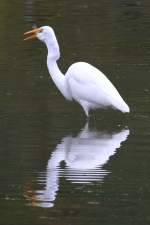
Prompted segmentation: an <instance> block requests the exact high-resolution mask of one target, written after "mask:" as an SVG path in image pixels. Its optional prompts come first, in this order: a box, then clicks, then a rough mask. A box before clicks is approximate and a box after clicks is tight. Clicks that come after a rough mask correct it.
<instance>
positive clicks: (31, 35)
mask: <svg viewBox="0 0 150 225" xmlns="http://www.w3.org/2000/svg"><path fill="white" fill-rule="evenodd" d="M42 31H43V29H42V28H36V29H33V30H31V31H28V32H25V33H24V35H25V36H28V37H26V38H24V41H26V40H30V39H35V38H36V34H37V33H40V32H42Z"/></svg>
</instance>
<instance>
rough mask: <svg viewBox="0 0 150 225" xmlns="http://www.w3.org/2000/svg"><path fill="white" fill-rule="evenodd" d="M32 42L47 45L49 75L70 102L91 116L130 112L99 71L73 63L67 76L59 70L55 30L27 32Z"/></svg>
mask: <svg viewBox="0 0 150 225" xmlns="http://www.w3.org/2000/svg"><path fill="white" fill-rule="evenodd" d="M29 34H32V36H29V37H27V38H26V39H25V40H27V39H31V38H34V37H37V38H38V39H39V40H41V41H42V42H44V43H45V44H46V46H47V49H48V56H47V66H48V70H49V73H50V75H51V77H52V79H53V81H54V83H55V85H56V86H57V88H58V89H59V90H60V92H61V93H62V94H63V95H64V97H65V98H66V99H68V100H75V101H77V102H78V103H79V104H80V105H81V106H82V108H83V109H84V111H85V114H86V115H87V116H89V110H90V109H95V108H106V107H112V108H115V109H118V110H120V111H121V112H123V113H126V112H129V111H130V109H129V107H128V105H127V104H126V103H125V101H124V100H123V98H122V97H121V95H120V94H119V92H118V91H117V89H116V88H115V87H114V85H113V84H112V83H111V82H110V81H109V80H108V78H107V77H106V76H105V75H104V74H103V73H102V72H101V71H100V70H98V69H97V68H95V67H93V66H92V65H90V64H88V63H85V62H77V63H74V64H72V65H71V66H70V67H69V69H68V71H67V72H66V74H65V75H64V74H62V73H61V71H60V70H59V68H58V65H57V60H58V59H59V57H60V51H59V45H58V42H57V39H56V36H55V33H54V31H53V29H52V28H51V27H49V26H44V27H41V28H37V29H34V30H32V31H29V32H26V33H25V35H29Z"/></svg>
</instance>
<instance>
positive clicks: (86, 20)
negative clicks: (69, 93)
mask: <svg viewBox="0 0 150 225" xmlns="http://www.w3.org/2000/svg"><path fill="white" fill-rule="evenodd" d="M0 11H1V16H0V28H1V32H0V49H1V51H0V80H1V82H0V215H1V216H0V225H20V224H22V225H27V224H30V225H34V224H36V225H42V224H43V225H50V224H51V225H55V224H65V225H66V224H67V225H71V224H78V225H80V224H82V225H85V224H87V223H88V224H91V225H98V224H103V225H104V224H105V225H110V224H111V225H116V224H117V225H123V224H124V225H134V224H136V225H137V224H140V225H141V224H144V225H145V224H149V223H150V214H149V208H150V180H149V177H150V165H149V161H150V147H149V146H150V106H149V105H150V63H149V62H150V42H149V39H150V29H149V27H150V19H149V18H150V2H149V1H148V0H143V1H140V0H130V1H129V0H120V1H118V0H114V1H105V0H101V1H98V0H96V1H89V0H82V1H81V0H80V1H78V0H76V1H74V0H71V1H66V0H62V1H58V0H55V1H54V0H51V1H48V0H45V1H36V0H34V1H32V0H26V1H23V2H21V1H19V0H18V1H17V0H12V1H8V0H1V2H0ZM35 24H37V25H38V26H39V25H51V26H52V27H53V28H54V29H55V32H56V36H57V38H58V41H59V44H60V49H61V59H60V60H59V66H60V68H61V70H62V71H63V72H65V71H66V70H67V68H68V67H69V65H71V63H73V62H76V61H81V60H82V61H87V62H89V63H92V64H93V65H95V66H96V67H98V68H100V69H101V70H102V71H103V72H104V73H105V74H106V75H107V76H108V78H109V79H110V80H111V81H112V82H113V83H114V84H115V86H116V87H117V89H118V90H119V92H120V93H121V95H122V96H123V97H124V99H125V100H126V101H127V103H128V104H129V105H130V107H131V113H130V114H129V115H122V114H121V113H119V112H117V111H113V110H107V111H105V110H97V111H96V112H92V117H91V120H90V122H89V124H88V123H86V121H85V116H84V113H83V111H82V109H81V108H80V106H79V105H78V104H76V103H70V102H67V101H66V100H64V98H63V97H62V96H61V94H60V93H59V92H58V90H57V89H56V88H55V86H54V84H53V82H52V81H51V79H49V74H48V71H47V68H46V49H45V48H44V46H43V45H42V44H41V43H39V42H38V41H34V42H23V41H22V33H23V32H25V31H27V30H29V29H30V28H31V27H32V26H33V25H35Z"/></svg>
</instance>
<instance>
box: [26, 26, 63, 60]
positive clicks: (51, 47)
mask: <svg viewBox="0 0 150 225" xmlns="http://www.w3.org/2000/svg"><path fill="white" fill-rule="evenodd" d="M24 36H25V38H24V40H25V41H26V40H31V39H35V38H37V39H39V40H40V41H42V42H44V43H45V44H46V46H47V48H48V55H49V57H55V58H56V59H59V57H60V52H59V45H58V42H57V39H56V36H55V33H54V30H53V28H52V27H49V26H42V27H40V28H35V29H33V30H31V31H28V32H25V33H24Z"/></svg>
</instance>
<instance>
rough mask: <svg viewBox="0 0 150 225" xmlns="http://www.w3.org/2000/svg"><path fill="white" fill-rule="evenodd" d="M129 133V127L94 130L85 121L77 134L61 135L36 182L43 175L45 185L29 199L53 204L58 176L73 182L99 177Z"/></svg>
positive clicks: (99, 179)
mask: <svg viewBox="0 0 150 225" xmlns="http://www.w3.org/2000/svg"><path fill="white" fill-rule="evenodd" d="M128 135H129V130H128V129H123V130H121V131H120V132H114V133H107V132H96V131H90V130H89V128H88V124H86V126H85V127H84V129H83V130H82V131H81V132H80V133H79V134H78V135H77V136H76V137H72V136H66V137H64V138H63V139H62V140H61V143H60V144H58V145H57V146H56V149H55V150H54V152H53V153H52V155H51V157H50V159H49V160H48V164H47V170H46V172H45V174H43V173H42V174H41V176H40V175H39V177H38V182H41V180H43V177H45V181H44V183H45V188H43V190H38V191H36V193H34V198H33V196H32V200H33V199H34V201H32V203H33V202H34V205H35V206H40V207H53V205H54V201H55V199H56V195H57V192H58V190H59V178H60V177H65V178H66V179H67V180H69V181H71V182H73V183H91V182H94V181H98V182H100V181H102V180H103V179H104V177H105V176H106V175H107V174H108V173H109V172H108V171H106V170H104V169H103V165H104V164H106V163H107V162H108V160H109V158H110V156H112V155H114V154H115V153H116V151H117V150H118V149H119V148H120V146H121V143H122V142H123V141H125V140H126V139H127V137H128ZM62 161H63V162H65V168H63V169H62V168H61V165H60V163H61V162H62ZM30 200H31V199H30Z"/></svg>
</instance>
